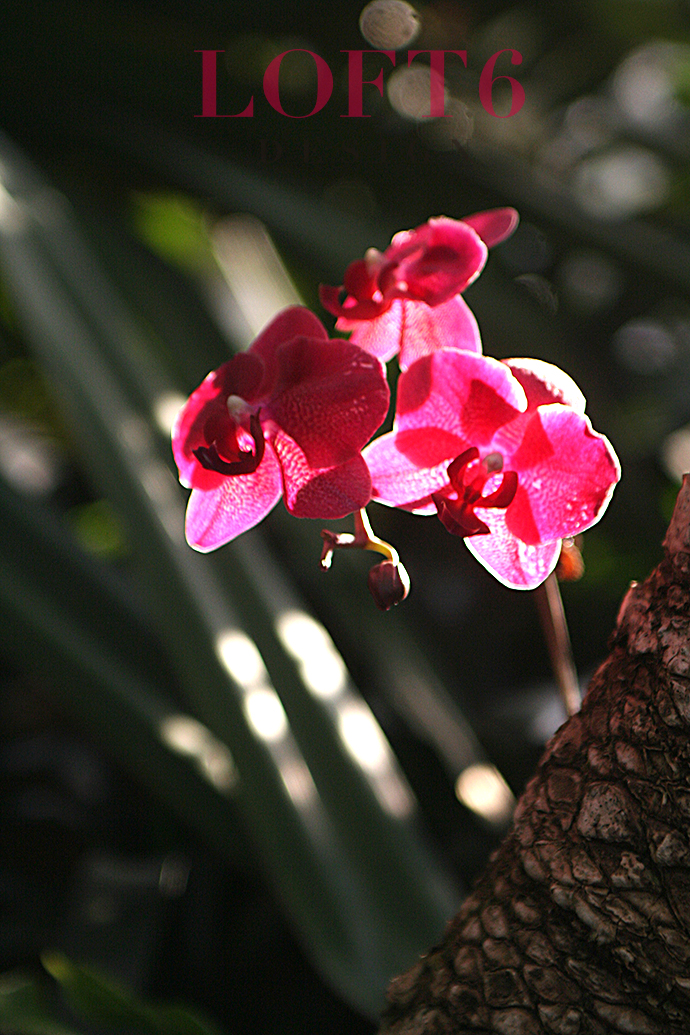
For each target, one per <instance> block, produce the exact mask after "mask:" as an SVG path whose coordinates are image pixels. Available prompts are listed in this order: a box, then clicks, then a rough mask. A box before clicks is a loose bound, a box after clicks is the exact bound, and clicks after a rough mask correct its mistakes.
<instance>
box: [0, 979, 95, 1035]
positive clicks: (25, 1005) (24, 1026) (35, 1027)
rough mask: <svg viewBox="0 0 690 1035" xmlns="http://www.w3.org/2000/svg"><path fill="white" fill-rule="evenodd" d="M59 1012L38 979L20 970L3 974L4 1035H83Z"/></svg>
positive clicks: (0, 1029) (0, 1031) (0, 1030)
mask: <svg viewBox="0 0 690 1035" xmlns="http://www.w3.org/2000/svg"><path fill="white" fill-rule="evenodd" d="M58 1013H59V1008H58V1006H57V1004H52V1003H51V1002H50V999H49V996H48V994H47V990H46V988H45V986H44V985H43V984H42V983H41V982H40V981H38V980H37V979H36V978H34V977H31V976H30V975H28V974H25V973H24V972H22V971H18V970H13V971H9V972H8V973H6V974H2V975H0V1035H80V1033H79V1031H78V1030H77V1029H76V1028H72V1027H67V1026H66V1025H65V1024H63V1022H62V1021H61V1020H59V1019H58V1016H57V1015H58Z"/></svg>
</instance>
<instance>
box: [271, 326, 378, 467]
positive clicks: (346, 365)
mask: <svg viewBox="0 0 690 1035" xmlns="http://www.w3.org/2000/svg"><path fill="white" fill-rule="evenodd" d="M278 362H279V367H280V374H279V379H278V383H277V385H276V390H275V394H274V396H273V398H272V399H271V400H270V403H269V404H268V406H267V411H266V412H267V414H268V415H269V416H270V417H271V418H272V419H273V420H274V421H275V423H276V424H277V425H279V426H280V427H281V428H282V429H283V430H284V431H285V432H286V433H287V434H288V435H290V437H291V438H293V439H294V440H295V441H296V442H297V443H299V446H300V448H301V449H302V450H303V451H304V453H305V455H306V457H307V459H308V462H309V464H310V465H311V466H312V467H314V468H325V467H334V466H336V465H338V464H342V463H344V462H345V461H347V460H350V459H351V458H352V457H353V456H354V455H355V453H358V452H359V451H360V450H361V449H362V447H363V446H364V445H365V444H366V443H367V442H368V440H369V439H370V438H371V436H372V435H373V433H374V432H375V431H376V429H377V428H378V427H379V426H380V425H381V423H382V422H383V420H384V418H385V416H386V413H387V410H388V403H389V400H390V392H389V389H388V383H387V382H386V378H385V376H384V372H383V369H382V367H381V364H380V362H379V361H378V360H377V359H376V358H375V357H374V356H370V355H369V354H368V353H366V352H364V350H363V349H360V348H358V346H357V345H353V344H352V343H351V342H347V341H343V340H342V339H335V340H333V341H314V340H312V339H309V338H302V337H300V338H295V339H293V340H292V341H290V342H287V343H286V344H285V345H284V346H283V347H282V348H281V349H280V350H279V352H278Z"/></svg>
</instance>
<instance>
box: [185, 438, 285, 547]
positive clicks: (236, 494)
mask: <svg viewBox="0 0 690 1035" xmlns="http://www.w3.org/2000/svg"><path fill="white" fill-rule="evenodd" d="M215 477H216V478H217V479H218V484H217V485H216V486H215V487H214V488H211V489H199V488H195V489H192V494H191V496H190V497H189V502H188V504H187V517H186V521H185V533H186V536H187V542H188V543H189V545H190V546H193V547H194V549H195V550H199V551H200V552H201V553H207V552H208V551H209V550H215V549H216V548H217V547H219V546H223V545H224V544H225V543H229V542H230V540H231V539H235V538H236V536H238V535H241V533H242V532H246V531H247V530H248V529H250V528H253V527H254V525H258V523H259V522H260V521H262V520H263V518H265V517H266V515H267V514H268V513H269V512H270V511H271V510H273V508H274V506H275V505H276V503H277V502H278V500H279V499H280V497H281V495H282V492H283V482H282V478H281V471H280V465H279V463H278V460H277V458H276V456H275V453H274V452H273V449H272V448H271V446H270V443H267V444H266V451H265V453H264V456H263V459H262V461H261V463H260V464H259V466H258V467H257V469H256V471H254V472H253V473H252V474H243V475H233V476H230V477H224V476H222V475H216V476H215Z"/></svg>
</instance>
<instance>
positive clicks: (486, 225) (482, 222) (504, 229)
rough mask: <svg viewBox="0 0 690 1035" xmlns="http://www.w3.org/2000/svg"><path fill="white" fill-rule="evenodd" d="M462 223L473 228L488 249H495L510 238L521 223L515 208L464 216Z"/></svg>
mask: <svg viewBox="0 0 690 1035" xmlns="http://www.w3.org/2000/svg"><path fill="white" fill-rule="evenodd" d="M462 222H463V223H467V224H468V226H471V227H472V229H473V230H474V232H475V233H476V234H477V235H478V236H479V237H481V239H482V241H483V242H484V244H485V245H486V246H487V248H493V247H494V245H496V244H500V243H501V241H505V239H506V238H507V237H510V235H511V234H512V233H513V231H514V230H515V228H516V227H517V225H518V223H519V222H520V217H519V215H518V214H517V212H516V211H515V209H514V208H492V209H488V210H487V211H486V212H475V213H473V215H471V216H463V219H462Z"/></svg>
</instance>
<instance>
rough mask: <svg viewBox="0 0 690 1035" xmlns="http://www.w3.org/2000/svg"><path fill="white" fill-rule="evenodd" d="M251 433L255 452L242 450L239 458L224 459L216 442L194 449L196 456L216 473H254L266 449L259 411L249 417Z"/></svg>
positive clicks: (206, 468) (204, 465)
mask: <svg viewBox="0 0 690 1035" xmlns="http://www.w3.org/2000/svg"><path fill="white" fill-rule="evenodd" d="M234 398H237V397H234ZM249 433H250V435H251V436H252V438H253V439H254V445H255V447H256V450H255V452H253V453H252V452H251V450H240V454H239V458H238V459H237V460H224V459H223V458H222V457H221V455H220V453H219V452H218V446H217V445H216V443H215V442H212V443H211V444H210V445H208V446H199V448H198V449H195V450H194V456H195V457H196V458H197V460H198V461H199V463H200V464H201V466H202V467H203V468H205V470H207V471H215V472H216V474H227V475H233V474H253V473H254V471H256V469H257V467H258V466H259V464H260V463H261V461H262V460H263V456H264V452H265V449H266V443H265V441H264V433H263V430H262V427H261V422H260V420H259V415H258V413H252V415H251V417H250V418H249Z"/></svg>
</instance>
